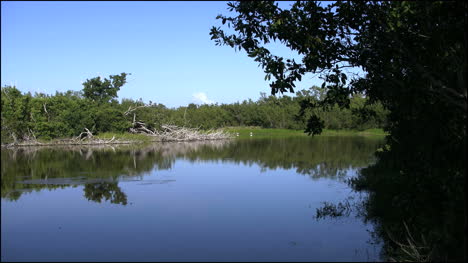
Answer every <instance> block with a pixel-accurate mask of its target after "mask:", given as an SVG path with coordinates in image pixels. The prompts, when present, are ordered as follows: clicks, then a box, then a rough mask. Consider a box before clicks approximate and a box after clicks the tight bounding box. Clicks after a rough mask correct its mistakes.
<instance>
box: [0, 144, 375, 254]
mask: <svg viewBox="0 0 468 263" xmlns="http://www.w3.org/2000/svg"><path fill="white" fill-rule="evenodd" d="M381 143H382V139H372V138H361V137H318V138H310V137H306V138H288V139H250V138H249V139H246V140H235V141H211V142H191V143H157V144H152V145H147V146H145V147H137V146H122V147H102V146H101V147H69V148H65V147H64V148H18V149H8V150H6V149H2V158H1V172H2V173H1V176H2V180H1V196H2V221H3V222H5V223H4V224H2V241H6V242H2V254H3V255H7V257H5V258H4V259H5V260H9V261H15V260H18V261H30V260H32V259H34V260H44V261H50V260H59V259H67V260H71V261H85V260H96V261H99V260H102V261H104V260H106V261H109V260H110V261H116V260H128V261H167V260H168V259H171V260H174V261H187V260H194V259H200V261H220V260H223V261H238V260H239V261H246V260H252V261H272V260H277V261H291V260H293V261H311V260H314V261H324V260H333V261H350V260H358V261H362V260H376V257H377V256H378V250H379V249H380V248H379V246H374V245H371V244H368V243H366V241H367V240H369V234H368V232H367V231H366V230H367V227H371V226H368V225H366V224H365V223H363V222H362V220H360V219H358V218H354V217H353V216H350V217H348V218H346V219H345V220H342V221H337V220H328V221H327V220H314V215H315V211H316V209H317V208H319V207H320V205H321V203H322V202H323V201H328V202H332V203H333V202H336V201H339V200H342V199H343V198H345V197H347V196H354V197H355V198H356V199H355V200H358V199H359V198H360V197H359V196H358V195H357V194H355V193H352V192H351V189H350V188H349V187H348V186H347V185H346V183H345V182H344V181H345V180H346V179H347V178H350V177H352V176H354V175H355V174H356V172H357V170H358V169H359V168H361V167H365V166H367V165H368V164H369V163H370V162H372V155H373V152H374V151H375V149H376V148H378V147H379V145H380V144H381ZM262 171H263V172H262ZM58 189H63V190H60V191H59V190H58ZM37 192H40V193H37ZM88 200H89V201H88ZM338 212H341V211H338ZM344 213H347V211H344ZM353 215H354V214H353ZM6 237H7V238H6ZM22 251H27V253H22ZM135 251H138V253H135Z"/></svg>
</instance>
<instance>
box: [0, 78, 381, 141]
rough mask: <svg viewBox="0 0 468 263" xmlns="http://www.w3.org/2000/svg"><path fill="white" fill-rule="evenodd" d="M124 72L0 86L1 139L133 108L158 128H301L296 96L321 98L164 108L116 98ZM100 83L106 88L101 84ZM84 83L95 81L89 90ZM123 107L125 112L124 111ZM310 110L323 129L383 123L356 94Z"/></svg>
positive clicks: (114, 124)
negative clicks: (59, 83)
mask: <svg viewBox="0 0 468 263" xmlns="http://www.w3.org/2000/svg"><path fill="white" fill-rule="evenodd" d="M125 76H126V75H125V73H122V74H121V75H120V76H119V75H114V76H110V79H111V80H115V77H121V79H120V80H119V81H120V82H119V83H117V84H116V85H114V86H112V81H111V80H109V79H104V80H101V79H100V78H99V77H98V78H93V79H91V80H87V81H86V82H85V83H84V84H83V85H84V89H83V91H67V92H56V94H55V95H46V94H43V93H36V94H34V95H32V94H31V93H22V92H20V91H19V90H18V89H17V88H16V87H11V86H5V87H2V89H1V91H2V97H1V107H2V113H1V121H2V143H3V142H9V141H12V140H13V141H14V140H24V139H28V138H32V137H36V138H37V139H52V138H61V137H71V136H77V135H78V134H79V133H80V132H81V131H83V129H84V128H85V127H86V128H88V129H90V130H91V132H93V133H101V132H125V131H128V129H129V128H130V127H132V121H133V114H135V115H136V119H137V120H139V121H142V122H144V123H146V124H147V126H148V127H149V128H155V129H158V128H160V125H162V124H175V125H178V126H186V127H197V128H201V129H212V128H222V127H226V126H260V127H265V128H286V129H297V130H299V129H305V127H306V120H307V118H308V115H310V114H312V110H311V111H310V112H306V113H305V114H302V116H301V115H300V114H299V111H300V104H301V101H303V100H305V99H307V100H311V99H312V100H317V101H320V100H322V99H323V97H324V94H325V90H324V89H322V88H319V87H315V86H314V87H312V88H310V89H309V90H302V91H299V92H297V93H296V96H295V97H289V96H282V97H275V96H266V95H265V94H264V93H262V94H261V97H260V98H259V99H258V100H257V101H253V100H251V99H249V100H244V101H243V102H242V103H240V102H236V103H232V104H220V105H219V104H211V105H208V104H203V105H196V104H193V103H191V104H189V105H188V106H181V107H178V108H167V107H166V106H164V105H163V104H156V103H152V102H150V103H149V104H145V103H143V102H142V101H141V100H132V99H122V101H121V102H118V101H117V100H116V99H115V97H116V96H117V93H116V91H117V90H118V89H119V88H120V86H122V85H123V84H125ZM102 86H106V87H107V88H101V87H102ZM90 87H99V88H96V89H98V90H97V91H96V90H91V91H90ZM129 108H132V109H135V108H136V110H134V111H132V112H131V114H124V113H125V112H126V111H127V110H128V109H129ZM313 112H314V113H315V114H318V115H320V116H321V117H322V118H323V119H324V120H325V127H326V128H328V129H357V130H364V129H368V128H381V127H383V125H384V124H385V121H386V115H387V111H386V110H385V109H384V108H383V106H382V104H380V103H378V102H377V103H373V104H369V103H368V100H367V99H366V98H365V97H364V96H361V95H355V96H353V98H351V104H350V107H349V109H340V108H339V107H338V106H337V105H336V106H335V107H332V108H330V109H329V110H322V109H316V110H313Z"/></svg>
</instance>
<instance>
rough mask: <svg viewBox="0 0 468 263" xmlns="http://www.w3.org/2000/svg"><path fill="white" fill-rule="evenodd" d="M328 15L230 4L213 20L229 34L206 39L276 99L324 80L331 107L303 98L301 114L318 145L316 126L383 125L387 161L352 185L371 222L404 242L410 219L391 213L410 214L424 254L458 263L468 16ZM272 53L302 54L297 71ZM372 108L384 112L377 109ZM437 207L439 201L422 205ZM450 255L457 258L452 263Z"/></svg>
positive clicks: (448, 12) (341, 8) (442, 12)
mask: <svg viewBox="0 0 468 263" xmlns="http://www.w3.org/2000/svg"><path fill="white" fill-rule="evenodd" d="M322 4H323V3H321V2H318V1H297V2H294V3H293V4H292V5H291V7H290V8H289V9H281V8H279V7H278V5H277V4H275V2H269V1H245V2H244V1H241V2H235V3H228V10H229V11H232V12H231V14H232V16H224V15H219V16H218V17H217V18H218V19H220V20H221V22H222V24H227V25H226V26H228V27H230V28H231V29H233V30H234V34H226V33H225V32H224V31H223V30H222V29H221V28H220V27H213V28H212V29H211V32H210V34H211V36H212V39H213V40H214V41H215V42H216V44H217V45H229V46H231V47H233V48H234V49H239V50H244V51H245V52H246V53H247V55H248V56H249V57H252V58H254V60H255V61H257V62H258V63H259V64H260V65H261V66H262V68H263V69H264V72H265V77H266V79H270V78H271V77H273V81H272V82H271V84H270V86H271V91H272V93H273V94H275V93H277V92H281V93H283V92H286V91H292V90H294V87H295V84H294V82H295V81H300V80H301V77H302V76H303V75H304V74H306V73H320V74H321V77H322V79H323V80H324V82H323V85H322V87H321V88H322V89H325V90H326V97H325V98H324V99H323V100H320V101H317V100H314V99H307V98H306V99H305V100H304V101H303V102H301V110H300V114H299V118H302V119H303V120H308V126H307V127H308V128H307V131H308V132H310V133H311V134H316V133H318V132H320V129H321V126H322V125H321V122H320V121H319V119H322V120H323V121H324V125H325V126H326V125H329V127H333V128H336V127H338V126H339V125H349V124H348V122H347V121H348V120H353V121H352V123H353V125H357V126H360V128H361V129H365V128H369V127H372V126H374V125H375V126H378V125H385V130H386V131H388V132H389V136H387V144H388V146H389V150H385V151H382V152H380V153H379V163H378V164H376V166H375V167H373V168H369V169H368V170H364V171H363V174H362V176H361V177H360V180H359V181H360V183H359V184H357V185H356V187H357V188H359V187H358V186H362V187H361V188H360V189H361V190H363V189H365V190H370V191H372V193H373V194H372V195H371V197H370V199H369V206H368V207H369V208H375V210H372V209H369V210H368V212H369V215H368V216H369V218H372V219H374V220H376V221H377V222H378V223H380V224H382V225H384V226H389V227H394V229H393V230H395V231H396V232H398V231H399V230H400V231H399V232H400V233H404V232H405V231H404V230H403V229H402V228H401V227H397V226H394V225H392V224H390V223H389V222H390V220H388V218H390V217H393V218H395V217H397V216H402V217H403V216H404V214H402V213H403V212H402V213H397V212H395V214H391V213H387V211H385V210H386V209H388V208H389V207H393V206H395V207H396V209H397V210H399V211H408V215H411V218H406V219H408V220H405V221H406V222H411V224H412V225H410V228H412V229H416V230H417V231H419V232H422V233H425V236H426V237H428V238H429V237H430V241H429V243H432V245H434V247H435V249H436V251H435V252H434V254H433V255H434V259H433V260H436V261H437V260H463V259H464V257H465V254H464V252H463V251H465V250H464V249H463V248H462V245H463V244H466V239H463V237H461V236H460V235H456V234H455V233H456V232H457V231H458V232H459V233H461V232H463V227H462V225H463V224H462V223H460V221H462V222H463V220H461V219H459V218H465V220H466V212H465V210H464V209H461V207H463V208H464V207H465V202H464V199H463V198H460V196H463V189H462V188H463V187H462V186H463V185H464V183H465V179H464V178H465V175H466V161H465V160H466V121H467V118H466V116H467V115H466V111H467V85H466V75H467V74H466V72H467V63H466V62H467V57H466V47H467V38H466V33H465V31H464V29H465V28H467V27H468V25H467V22H468V20H467V19H466V17H467V13H468V4H467V3H466V2H463V1H432V2H425V1H421V2H420V1H415V2H411V1H403V2H400V1H384V2H374V1H372V2H360V1H336V2H330V3H327V5H326V6H322ZM231 29H229V31H232V30H231ZM271 42H276V43H281V44H284V45H285V46H286V47H288V48H290V49H291V50H293V51H295V52H297V53H298V54H299V55H300V56H301V61H295V60H294V59H287V58H283V57H279V56H275V55H274V54H272V53H271V52H270V51H269V50H268V48H267V47H268V44H269V43H271ZM348 67H360V68H361V69H362V70H363V71H364V73H365V74H362V75H355V74H353V73H349V72H347V71H346V68H348ZM356 94H365V96H366V98H367V99H366V102H365V103H362V102H361V101H360V100H359V99H355V100H354V101H352V100H351V98H352V95H356ZM373 102H379V103H380V104H375V105H372V106H371V105H370V104H372V103H373ZM369 103H370V104H369ZM336 105H337V106H338V107H340V108H344V109H347V110H350V112H347V111H346V110H345V111H344V112H343V113H344V115H348V114H349V115H348V117H345V118H344V120H342V119H340V118H341V117H342V116H344V115H340V114H330V115H328V114H329V113H327V112H326V111H327V110H329V111H331V112H334V111H336V110H337V108H336ZM383 108H385V109H387V110H388V111H389V114H388V118H387V119H386V120H382V119H381V114H382V113H383V111H382V109H383ZM351 116H352V117H351ZM456 194H458V195H459V196H458V197H457V196H455V195H456ZM434 195H436V196H437V198H435V199H431V202H427V199H428V197H429V196H434ZM392 200H393V201H392ZM425 200H426V201H425ZM424 202H425V203H424ZM448 202H450V205H448ZM416 204H417V205H416ZM434 207H436V208H438V209H439V210H437V209H433V208H434ZM415 211H420V212H419V213H417V212H415ZM435 211H439V212H438V213H435ZM409 212H411V213H409ZM434 217H436V218H437V220H445V222H444V223H443V224H441V227H440V228H436V229H433V230H431V229H429V228H428V225H429V224H427V222H426V221H427V220H426V219H425V218H434ZM394 221H395V220H393V222H394ZM400 225H401V224H400ZM401 230H403V231H401ZM382 233H383V232H382ZM382 233H380V234H382ZM451 235H452V236H453V237H454V238H450V236H451ZM455 237H456V238H455ZM449 248H450V249H449ZM454 248H456V249H458V252H457V253H452V251H456V249H454Z"/></svg>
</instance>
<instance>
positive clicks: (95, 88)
mask: <svg viewBox="0 0 468 263" xmlns="http://www.w3.org/2000/svg"><path fill="white" fill-rule="evenodd" d="M127 75H130V73H120V75H110V76H109V79H107V78H105V79H103V80H101V77H95V78H92V79H87V80H86V81H85V82H84V83H83V95H84V97H85V98H87V99H89V100H92V101H96V102H99V103H104V102H109V100H111V99H114V98H116V97H117V92H118V91H119V90H120V88H121V87H122V86H123V85H125V83H127Z"/></svg>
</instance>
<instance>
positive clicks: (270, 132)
mask: <svg viewBox="0 0 468 263" xmlns="http://www.w3.org/2000/svg"><path fill="white" fill-rule="evenodd" d="M224 130H225V131H227V132H230V133H233V134H236V133H239V136H238V137H237V136H236V138H250V137H251V136H250V133H251V132H252V137H255V138H258V137H296V136H302V137H306V136H308V135H307V134H306V133H304V131H303V130H288V129H269V128H260V127H228V128H225V129H224ZM385 135H386V133H385V132H384V131H383V130H382V129H368V130H364V131H356V130H327V129H325V130H323V132H322V134H321V135H319V136H385Z"/></svg>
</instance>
